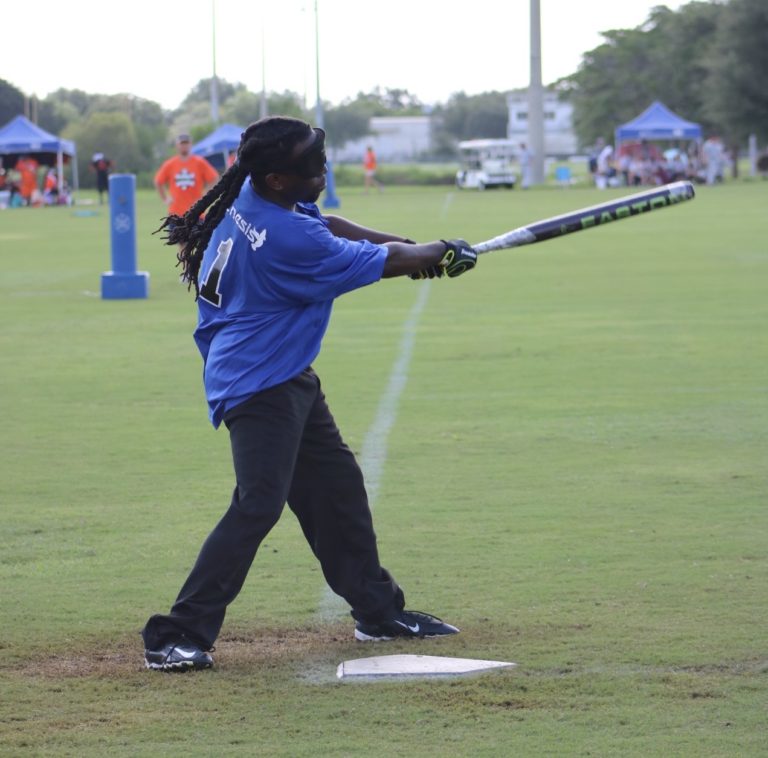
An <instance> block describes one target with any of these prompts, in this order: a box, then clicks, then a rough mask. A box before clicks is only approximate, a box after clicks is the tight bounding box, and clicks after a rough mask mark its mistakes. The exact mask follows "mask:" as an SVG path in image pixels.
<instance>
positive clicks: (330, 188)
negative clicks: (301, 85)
mask: <svg viewBox="0 0 768 758" xmlns="http://www.w3.org/2000/svg"><path fill="white" fill-rule="evenodd" d="M315 85H316V90H317V102H316V103H315V121H316V125H317V126H318V127H319V128H320V129H324V128H325V119H324V118H323V101H322V100H321V98H320V19H319V16H318V12H317V0H315ZM325 165H326V169H327V173H326V175H325V198H324V199H323V208H338V207H339V206H340V205H341V202H340V201H339V198H338V197H337V196H336V182H335V181H334V178H333V166H332V165H331V162H330V161H327V162H326V164H325Z"/></svg>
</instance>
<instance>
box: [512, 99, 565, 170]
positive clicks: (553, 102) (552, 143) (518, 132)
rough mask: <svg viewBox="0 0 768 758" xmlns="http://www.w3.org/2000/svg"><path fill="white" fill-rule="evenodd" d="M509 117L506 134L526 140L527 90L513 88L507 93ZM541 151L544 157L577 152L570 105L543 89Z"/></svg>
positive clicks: (515, 138) (513, 138)
mask: <svg viewBox="0 0 768 758" xmlns="http://www.w3.org/2000/svg"><path fill="white" fill-rule="evenodd" d="M507 108H508V110H509V119H508V121H507V136H508V137H509V139H511V140H516V141H517V142H525V143H526V144H527V143H528V142H529V140H528V91H527V90H515V91H514V92H510V93H509V95H507ZM544 151H545V152H546V154H547V156H563V157H564V156H569V155H575V154H576V153H578V151H579V143H578V140H577V138H576V133H575V132H574V131H573V106H572V105H571V104H570V103H567V102H564V101H561V100H559V99H558V97H557V95H556V94H555V93H554V92H548V91H546V90H545V91H544Z"/></svg>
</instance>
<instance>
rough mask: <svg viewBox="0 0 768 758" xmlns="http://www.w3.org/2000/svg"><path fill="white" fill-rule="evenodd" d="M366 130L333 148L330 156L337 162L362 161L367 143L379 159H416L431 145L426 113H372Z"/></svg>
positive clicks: (399, 160)
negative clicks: (362, 135)
mask: <svg viewBox="0 0 768 758" xmlns="http://www.w3.org/2000/svg"><path fill="white" fill-rule="evenodd" d="M368 128H369V134H368V135H367V136H365V137H361V138H360V139H356V140H352V141H350V142H347V143H346V144H345V145H344V146H343V147H340V148H335V149H334V150H333V152H332V158H333V160H334V161H337V162H339V163H362V162H363V155H364V154H365V149H366V147H368V145H370V146H371V147H372V148H373V151H374V152H375V153H376V157H377V158H378V159H379V161H381V162H382V163H402V162H410V161H413V160H416V159H418V158H419V157H420V156H422V155H424V154H425V153H428V152H429V150H430V148H431V147H432V137H431V131H432V128H431V119H430V117H429V116H374V117H373V118H372V119H371V121H370V124H369V125H368Z"/></svg>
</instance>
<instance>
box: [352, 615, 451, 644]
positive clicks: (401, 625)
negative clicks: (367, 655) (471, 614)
mask: <svg viewBox="0 0 768 758" xmlns="http://www.w3.org/2000/svg"><path fill="white" fill-rule="evenodd" d="M458 631H459V630H458V629H457V628H456V627H455V626H452V625H451V624H446V623H445V621H443V620H442V619H439V618H437V617H436V616H430V615H429V614H428V613H422V612H421V611H400V613H398V614H397V616H395V617H394V618H391V619H389V620H387V621H382V622H379V623H378V624H367V623H365V622H364V621H358V622H357V623H356V624H355V639H356V640H360V641H361V642H368V641H372V642H377V641H380V640H392V639H395V637H411V638H413V637H442V636H443V635H446V634H457V633H458Z"/></svg>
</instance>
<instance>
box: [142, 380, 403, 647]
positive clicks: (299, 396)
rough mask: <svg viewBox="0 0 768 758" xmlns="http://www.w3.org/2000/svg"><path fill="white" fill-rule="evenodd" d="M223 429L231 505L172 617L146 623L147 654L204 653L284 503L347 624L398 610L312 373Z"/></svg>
mask: <svg viewBox="0 0 768 758" xmlns="http://www.w3.org/2000/svg"><path fill="white" fill-rule="evenodd" d="M224 423H225V424H226V425H227V428H228V429H229V434H230V440H231V444H232V457H233V459H234V465H235V476H236V479H237V484H236V486H235V491H234V494H233V495H232V503H231V505H230V506H229V509H228V510H227V512H226V513H225V514H224V517H223V518H222V519H221V521H219V523H218V524H217V525H216V527H215V528H214V530H213V531H212V532H211V534H210V535H209V536H208V538H207V539H206V541H205V542H204V543H203V547H202V549H201V551H200V555H199V556H198V558H197V562H196V563H195V565H194V567H193V568H192V572H191V573H190V575H189V577H188V578H187V581H186V582H185V583H184V586H183V587H182V588H181V591H180V592H179V596H178V598H177V599H176V602H175V603H174V605H173V608H172V609H171V612H170V614H168V615H167V616H164V615H155V616H152V617H151V618H150V619H149V621H148V622H147V625H146V626H145V627H144V630H143V631H142V636H143V638H144V642H145V645H146V647H147V648H149V649H153V648H156V647H159V646H161V645H162V644H163V643H164V642H165V641H167V640H168V639H172V638H178V637H182V638H186V639H188V640H190V641H191V642H194V643H195V644H197V645H199V646H200V647H201V648H202V649H204V650H207V649H209V648H210V647H212V645H213V642H214V640H215V639H216V637H217V636H218V634H219V631H220V629H221V625H222V623H223V622H224V614H225V613H226V608H227V606H228V605H229V604H230V603H231V602H232V601H233V600H234V599H235V598H236V597H237V595H238V593H239V592H240V589H241V588H242V586H243V582H244V581H245V578H246V575H247V574H248V571H249V569H250V567H251V563H252V562H253V559H254V557H255V555H256V551H257V549H258V547H259V545H260V544H261V542H262V541H263V540H264V538H265V537H266V536H267V534H268V533H269V531H270V529H272V527H273V526H274V525H275V524H276V523H277V521H278V519H279V518H280V514H281V513H282V510H283V506H284V504H285V502H286V501H287V502H288V505H289V507H290V508H291V510H292V511H293V512H294V513H295V514H296V517H297V518H298V520H299V523H300V524H301V528H302V530H303V532H304V536H305V537H306V539H307V542H309V545H310V547H311V548H312V551H313V552H314V554H315V556H316V557H317V559H318V560H319V561H320V565H321V567H322V570H323V574H324V575H325V579H326V581H327V582H328V585H329V586H330V587H331V589H332V590H333V591H334V592H335V593H336V594H338V595H341V597H343V598H344V599H345V600H346V601H347V602H348V603H349V604H350V606H351V607H352V616H353V617H355V618H356V619H359V620H364V621H373V622H375V621H378V620H382V619H384V618H386V617H388V616H389V615H391V614H392V613H394V612H396V611H397V610H400V609H402V608H403V605H404V598H403V593H402V591H401V590H400V588H399V587H398V585H397V583H396V582H395V580H394V579H393V578H392V576H391V575H390V574H389V573H388V572H387V571H386V570H385V569H383V568H382V567H381V565H380V564H379V556H378V550H377V548H376V535H375V534H374V531H373V523H372V520H371V512H370V509H369V507H368V497H367V495H366V492H365V486H364V484H363V475H362V472H361V471H360V467H359V466H358V465H357V461H356V460H355V457H354V455H353V454H352V451H351V450H350V449H349V448H348V447H347V446H346V445H345V444H344V441H343V440H342V439H341V434H340V433H339V430H338V428H337V427H336V423H335V422H334V420H333V416H332V415H331V412H330V410H329V409H328V406H327V404H326V402H325V397H324V395H323V393H322V390H321V389H320V380H319V379H318V378H317V376H316V374H315V373H314V371H312V369H311V368H310V369H307V370H305V371H304V372H302V373H301V374H300V375H299V376H297V377H296V378H295V379H292V380H290V381H288V382H285V383H284V384H281V385H278V386H277V387H272V388H270V389H268V390H264V391H263V392H259V393H257V394H256V395H254V396H253V397H252V398H250V399H249V400H248V401H246V402H244V403H242V404H241V405H238V406H237V407H235V408H233V409H232V410H230V411H229V412H228V413H227V414H226V415H225V417H224Z"/></svg>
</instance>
